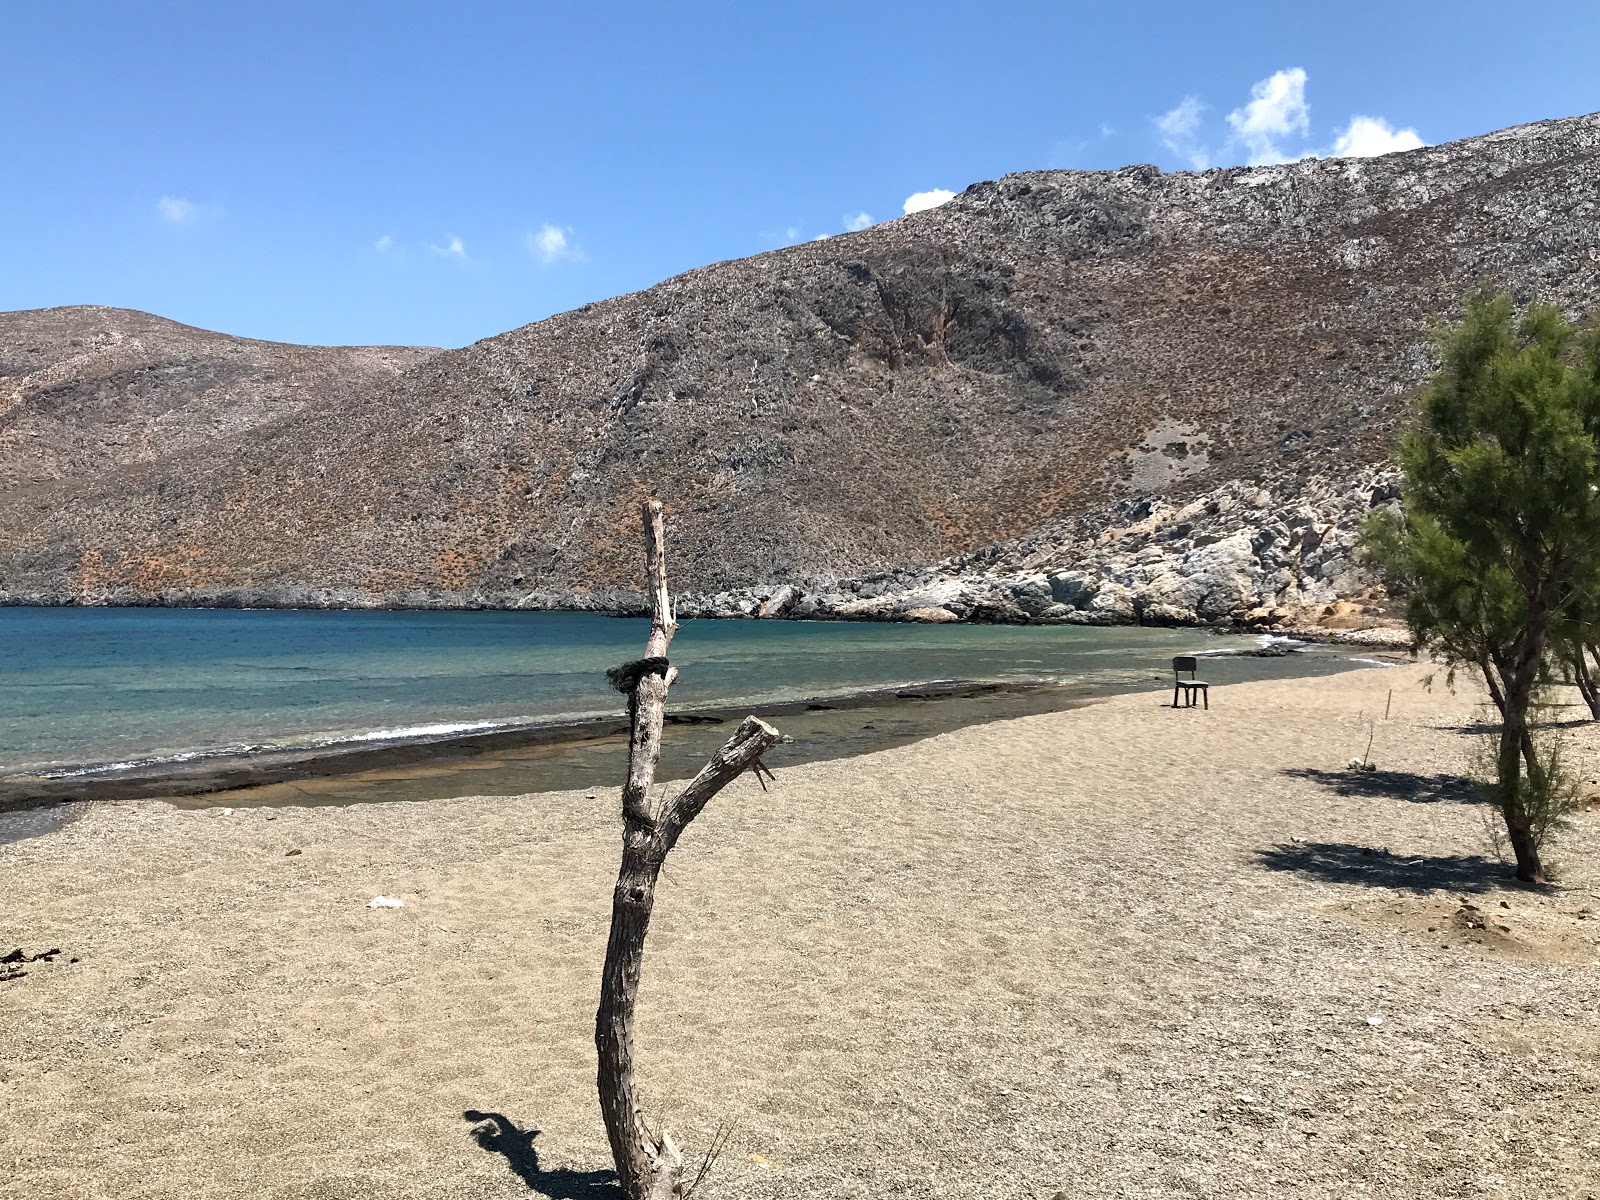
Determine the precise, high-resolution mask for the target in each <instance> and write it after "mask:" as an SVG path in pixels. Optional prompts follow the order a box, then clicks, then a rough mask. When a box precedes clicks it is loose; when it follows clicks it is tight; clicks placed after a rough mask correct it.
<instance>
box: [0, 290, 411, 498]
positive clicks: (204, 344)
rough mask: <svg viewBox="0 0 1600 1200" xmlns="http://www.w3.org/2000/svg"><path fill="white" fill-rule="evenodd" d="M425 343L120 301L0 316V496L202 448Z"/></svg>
mask: <svg viewBox="0 0 1600 1200" xmlns="http://www.w3.org/2000/svg"><path fill="white" fill-rule="evenodd" d="M432 353H434V351H433V350H431V349H415V348H412V347H406V346H288V345H283V344H280V343H277V342H258V341H252V340H250V339H248V338H237V337H229V336H227V335H226V334H220V333H209V332H207V331H206V330H203V329H193V328H190V327H189V326H187V325H180V324H178V323H177V322H176V321H168V320H165V319H163V318H161V317H153V316H151V315H149V314H148V313H141V312H131V311H129V310H127V309H120V308H100V307H94V306H78V307H70V308H49V309H40V310H36V311H32V312H10V313H0V494H4V493H9V492H13V491H16V490H18V489H24V488H27V487H28V486H29V485H32V484H42V483H57V482H59V483H60V484H62V485H63V486H64V490H65V491H66V492H68V493H70V492H72V491H74V490H76V489H78V488H80V487H81V486H83V485H84V484H85V483H87V482H89V481H92V480H94V479H95V478H97V477H99V476H101V475H103V474H105V473H106V472H109V471H114V470H115V469H117V468H119V467H123V466H129V465H133V464H148V463H154V462H157V461H159V460H162V459H166V458H171V457H173V456H175V455H184V454H195V453H198V454H201V455H203V454H206V453H210V452H211V451H212V449H213V448H215V447H218V446H223V447H225V446H227V445H228V444H230V443H232V442H236V441H237V440H238V439H239V438H241V437H243V436H244V435H245V434H246V433H248V432H249V431H251V430H253V429H257V428H259V427H261V426H264V425H270V424H272V423H273V422H276V421H281V420H283V419H285V418H290V417H293V416H295V415H296V414H298V413H299V412H301V411H302V410H303V409H305V408H306V407H307V406H308V405H311V404H315V403H318V402H322V403H333V404H338V403H342V402H344V401H345V400H347V399H348V398H349V397H350V396H351V395H353V394H355V393H357V392H361V391H364V390H367V389H369V388H373V387H376V386H378V385H380V384H382V383H384V382H387V381H389V380H392V379H393V378H394V377H395V376H397V375H399V374H400V372H402V371H403V370H405V369H406V368H407V367H412V366H415V365H416V364H417V363H419V362H421V361H422V360H423V359H425V358H426V357H428V355H430V354H432Z"/></svg>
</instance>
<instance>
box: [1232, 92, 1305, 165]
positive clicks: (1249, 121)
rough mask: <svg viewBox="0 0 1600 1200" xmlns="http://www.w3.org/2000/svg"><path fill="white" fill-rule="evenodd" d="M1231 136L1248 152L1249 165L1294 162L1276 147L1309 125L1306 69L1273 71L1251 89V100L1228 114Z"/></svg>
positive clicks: (1300, 155)
mask: <svg viewBox="0 0 1600 1200" xmlns="http://www.w3.org/2000/svg"><path fill="white" fill-rule="evenodd" d="M1228 124H1229V125H1231V126H1232V127H1233V132H1234V136H1235V137H1237V138H1238V139H1239V141H1241V142H1243V143H1244V146H1245V148H1246V149H1247V150H1248V151H1249V153H1250V159H1249V161H1250V165H1251V166H1261V165H1263V164H1266V163H1283V162H1293V161H1294V157H1304V155H1305V152H1304V151H1302V152H1301V154H1299V155H1296V156H1294V157H1290V156H1289V155H1287V154H1285V153H1284V152H1283V151H1282V150H1281V149H1280V148H1279V147H1278V139H1279V138H1284V137H1288V136H1289V135H1290V134H1294V133H1298V134H1301V135H1304V134H1306V133H1307V132H1309V130H1310V128H1311V109H1310V108H1309V106H1307V104H1306V73H1305V69H1304V68H1302V67H1291V68H1289V69H1288V70H1287V71H1274V72H1273V73H1272V74H1271V75H1270V76H1268V77H1267V78H1266V79H1263V80H1262V81H1261V82H1260V83H1258V84H1256V85H1255V86H1254V87H1253V88H1251V89H1250V103H1249V104H1246V105H1245V106H1244V107H1243V108H1236V109H1234V110H1233V111H1232V112H1231V113H1229V114H1228Z"/></svg>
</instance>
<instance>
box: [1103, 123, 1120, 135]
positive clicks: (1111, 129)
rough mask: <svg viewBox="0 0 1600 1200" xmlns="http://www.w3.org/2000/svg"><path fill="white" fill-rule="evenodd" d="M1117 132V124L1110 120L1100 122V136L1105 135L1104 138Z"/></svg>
mask: <svg viewBox="0 0 1600 1200" xmlns="http://www.w3.org/2000/svg"><path fill="white" fill-rule="evenodd" d="M1116 133H1117V130H1116V126H1114V125H1112V124H1111V123H1110V122H1109V121H1101V122H1100V136H1101V137H1103V138H1108V137H1115V136H1116Z"/></svg>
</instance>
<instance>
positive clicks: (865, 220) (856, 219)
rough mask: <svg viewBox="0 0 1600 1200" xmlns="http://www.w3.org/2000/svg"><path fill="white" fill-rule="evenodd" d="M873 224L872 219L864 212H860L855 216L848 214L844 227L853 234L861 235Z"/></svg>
mask: <svg viewBox="0 0 1600 1200" xmlns="http://www.w3.org/2000/svg"><path fill="white" fill-rule="evenodd" d="M871 224H872V218H871V217H870V216H868V215H867V214H866V213H864V212H858V213H856V214H854V215H853V216H852V215H851V214H849V213H846V214H845V217H844V227H845V229H847V230H848V231H849V232H851V233H860V232H861V231H862V230H863V229H865V228H866V227H867V226H869V225H871Z"/></svg>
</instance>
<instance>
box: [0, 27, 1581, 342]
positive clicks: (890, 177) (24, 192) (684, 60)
mask: <svg viewBox="0 0 1600 1200" xmlns="http://www.w3.org/2000/svg"><path fill="white" fill-rule="evenodd" d="M1533 12H1536V13H1537V16H1536V18H1535V17H1534V16H1532V15H1519V14H1531V13H1533ZM1597 62H1600V3H1596V2H1593V0H1591V2H1586V3H1561V2H1557V0H1552V2H1549V3H1541V4H1539V5H1537V6H1533V7H1531V8H1527V9H1524V8H1519V7H1517V6H1512V5H1510V4H1507V3H1492V4H1491V3H1476V2H1472V0H1453V2H1451V3H1437V4H1435V3H1417V2H1410V0H1400V2H1398V3H1395V2H1390V3H1386V4H1366V3H1349V2H1346V3H1341V4H1338V5H1323V4H1316V5H1314V4H1290V3H1282V2H1279V3H1272V4H1266V3H1227V4H1222V3H1218V4H1213V5H1203V4H1196V3H1193V2H1192V0H1190V2H1188V3H1154V2H1151V3H1138V2H1132V0H1129V2H1124V3H1106V2H1105V0H1098V2H1096V3H1084V4H1078V3H1056V4H1044V3H1007V2H1005V0H988V2H986V3H983V4H975V3H971V2H968V3H943V2H941V0H925V2H923V3H918V4H887V3H868V2H865V0H858V2H857V3H853V4H834V3H812V4H773V3H765V4H763V3H724V4H699V3H677V4H670V5H669V4H642V3H640V4H620V3H604V2H593V3H569V4H554V3H549V4H539V3H532V2H526V0H525V2H513V0H454V2H452V3H448V4H447V3H421V2H408V0H386V2H384V3H381V4H380V3H363V2H357V0H315V2H313V0H274V2H272V3H257V2H255V0H228V3H225V4H219V3H216V0H204V2H194V3H178V2H167V3H163V2H161V0H144V2H142V3H134V2H132V0H124V2H122V3H109V2H95V0H27V2H25V0H5V2H4V3H0V112H3V120H0V309H12V308H35V307H43V306H48V305H56V304H77V303H95V304H112V305H120V306H125V307H130V308H142V309H147V310H149V311H152V312H157V313H160V314H162V315H164V316H169V317H173V318H175V319H177V320H181V321H185V322H188V323H190V324H195V325H201V326H204V327H207V328H212V329H220V330H224V331H226V332H229V333H237V334H242V335H246V336H251V337H263V338H273V339H279V340H285V341H299V342H315V343H333V342H357V343H367V342H372V343H377V342H386V343H420V344H431V345H452V346H453V345H461V344H464V343H466V342H470V341H473V340H476V339H477V338H481V337H487V336H490V335H492V334H494V333H498V332H500V331H502V330H505V329H509V328H513V327H515V326H517V325H521V324H524V323H526V322H528V321H532V320H537V319H538V318H540V317H544V316H548V315H549V314H551V313H554V312H559V311H561V310H563V309H568V308H573V307H576V306H577V305H580V304H583V303H585V302H587V301H590V300H595V299H600V298H602V297H605V296H610V295H615V294H617V293H619V292H626V291H632V290H634V289H637V288H641V287H647V286H649V285H650V284H652V283H654V282H656V281H658V280H660V279H663V278H665V277H667V276H669V275H672V274H676V273H677V272H679V271H683V270H686V269H688V268H690V267H694V266H699V265H701V264H704V263H708V262H714V261H717V260H719V259H726V258H736V257H740V256H743V255H747V254H753V253H757V252H759V251H762V250H767V249H771V248H773V247H775V246H779V245H782V244H785V243H787V242H793V241H798V240H802V239H806V238H811V237H816V236H819V235H823V234H834V233H838V232H840V231H842V230H843V229H845V228H847V227H849V226H851V225H852V224H861V223H864V222H868V221H872V222H876V221H883V220H888V219H891V218H893V217H897V216H899V215H900V214H901V212H902V210H903V208H904V206H905V203H906V201H907V199H908V197H911V196H913V195H915V194H917V193H937V192H938V191H939V190H940V189H944V190H952V191H960V190H961V189H962V188H963V187H965V186H966V185H967V184H969V183H972V182H974V181H977V180H982V179H992V178H995V177H997V176H999V175H1002V174H1005V173H1006V172H1009V171H1022V170H1032V169H1038V168H1043V167H1073V168H1084V169H1094V168H1103V167H1117V166H1123V165H1126V164H1128V163H1139V162H1154V163H1157V164H1159V165H1160V166H1162V167H1163V168H1166V169H1172V170H1178V169H1187V168H1190V167H1192V166H1196V165H1203V164H1207V163H1209V164H1211V165H1228V164H1232V163H1239V162H1245V161H1250V160H1252V159H1268V158H1273V157H1297V156H1299V155H1300V154H1302V153H1304V152H1308V151H1310V152H1319V153H1331V152H1333V151H1334V150H1336V149H1338V148H1340V147H1341V145H1342V146H1343V147H1344V148H1353V149H1356V150H1368V151H1370V150H1374V149H1381V148H1383V147H1384V146H1387V145H1404V144H1408V143H1409V142H1410V140H1411V137H1413V136H1414V137H1415V138H1416V139H1420V140H1421V141H1424V142H1429V143H1434V142H1441V141H1449V140H1451V139H1454V138H1459V137H1466V136H1470V135H1472V134H1477V133H1485V132H1488V131H1489V130H1492V129H1497V128H1501V127H1503V126H1506V125H1512V124H1517V123H1520V122H1524V121H1532V120H1539V119H1542V118H1546V117H1557V116H1570V115H1574V114H1577V113H1585V112H1591V111H1594V110H1597V109H1600V67H1597V66H1596V63H1597ZM1356 117H1367V118H1371V119H1372V123H1370V124H1357V125H1356V126H1355V127H1354V128H1353V129H1352V126H1351V122H1352V120H1353V118H1356ZM1341 139H1343V141H1342V142H1341Z"/></svg>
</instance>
